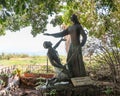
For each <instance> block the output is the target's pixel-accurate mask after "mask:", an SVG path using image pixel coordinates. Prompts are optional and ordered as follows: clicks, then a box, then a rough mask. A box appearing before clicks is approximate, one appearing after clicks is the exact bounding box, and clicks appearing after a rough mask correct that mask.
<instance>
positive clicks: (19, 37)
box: [0, 24, 66, 55]
mask: <svg viewBox="0 0 120 96" xmlns="http://www.w3.org/2000/svg"><path fill="white" fill-rule="evenodd" d="M47 30H48V31H46V33H56V32H60V27H59V26H57V27H53V26H52V25H51V24H48V25H47ZM30 32H31V27H26V28H23V29H21V30H20V31H17V32H10V31H6V35H5V36H0V53H3V52H4V53H26V54H29V55H46V52H47V50H46V49H44V48H43V42H44V41H51V42H52V43H53V45H54V44H55V43H56V42H57V41H58V40H59V39H60V38H54V37H50V36H44V35H43V34H38V35H37V36H36V37H33V36H32V35H31V33H30ZM61 49H62V50H61ZM57 51H58V53H59V54H60V55H65V54H66V52H65V46H64V42H62V43H61V44H60V46H59V47H58V48H57Z"/></svg>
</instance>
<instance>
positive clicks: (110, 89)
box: [104, 87, 113, 95]
mask: <svg viewBox="0 0 120 96" xmlns="http://www.w3.org/2000/svg"><path fill="white" fill-rule="evenodd" d="M104 92H105V94H106V95H110V94H111V93H113V90H112V88H110V87H108V88H106V90H105V91H104Z"/></svg>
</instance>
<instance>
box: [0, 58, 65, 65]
mask: <svg viewBox="0 0 120 96" xmlns="http://www.w3.org/2000/svg"><path fill="white" fill-rule="evenodd" d="M60 58H61V60H62V63H65V61H66V60H65V56H60ZM48 63H49V64H50V62H49V60H48ZM31 64H32V65H35V64H40V65H42V64H47V57H46V56H29V57H26V58H19V57H16V58H10V59H9V60H8V59H1V60H0V65H4V66H12V65H31Z"/></svg>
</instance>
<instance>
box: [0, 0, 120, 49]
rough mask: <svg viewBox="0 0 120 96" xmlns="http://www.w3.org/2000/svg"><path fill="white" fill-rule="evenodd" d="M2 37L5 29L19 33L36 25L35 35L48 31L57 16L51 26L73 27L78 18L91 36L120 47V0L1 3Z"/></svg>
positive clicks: (12, 0)
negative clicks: (18, 31)
mask: <svg viewBox="0 0 120 96" xmlns="http://www.w3.org/2000/svg"><path fill="white" fill-rule="evenodd" d="M0 13H1V14H0V34H1V35H4V34H5V29H8V30H12V31H16V30H19V29H20V28H23V27H26V26H32V32H31V33H32V35H33V36H36V35H37V34H39V33H42V32H44V31H45V30H46V25H47V23H48V20H47V19H48V16H53V15H54V16H55V19H53V20H52V21H51V23H52V24H53V25H54V26H56V25H58V24H59V25H60V24H62V23H64V24H66V25H70V24H71V22H70V16H71V15H72V14H73V13H75V14H77V15H78V18H79V21H80V23H81V24H82V25H83V26H84V27H85V28H86V29H87V30H89V35H92V36H95V37H97V38H100V39H101V40H103V39H104V37H105V35H107V36H109V37H111V43H112V42H113V41H116V42H117V43H118V45H119V46H118V47H120V43H119V41H120V38H119V37H120V34H119V33H120V27H119V25H120V1H119V0H52V1H51V0H1V1H0Z"/></svg>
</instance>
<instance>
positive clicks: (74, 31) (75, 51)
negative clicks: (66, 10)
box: [44, 14, 87, 77]
mask: <svg viewBox="0 0 120 96" xmlns="http://www.w3.org/2000/svg"><path fill="white" fill-rule="evenodd" d="M71 21H72V22H73V25H72V26H69V27H68V28H67V29H65V30H63V31H62V32H59V33H53V34H49V33H45V34H44V35H47V36H54V37H56V38H57V37H64V36H66V35H68V34H69V35H70V37H71V44H70V48H69V52H68V54H67V64H68V69H69V71H70V74H71V77H82V76H86V70H85V66H84V62H83V56H82V46H84V44H85V43H86V40H87V35H86V34H85V31H84V29H83V27H82V26H81V24H80V23H79V21H78V18H77V16H76V15H75V14H73V15H72V16H71ZM80 36H82V41H80Z"/></svg>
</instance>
